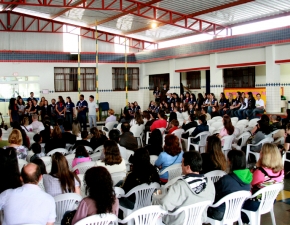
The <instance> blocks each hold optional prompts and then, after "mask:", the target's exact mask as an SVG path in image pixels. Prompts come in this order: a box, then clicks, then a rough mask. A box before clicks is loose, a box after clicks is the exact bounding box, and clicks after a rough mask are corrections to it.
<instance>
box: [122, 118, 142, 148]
mask: <svg viewBox="0 0 290 225" xmlns="http://www.w3.org/2000/svg"><path fill="white" fill-rule="evenodd" d="M121 131H122V134H121V135H120V142H119V144H120V145H121V146H122V147H124V148H126V149H128V150H133V151H134V150H136V149H137V148H138V142H137V139H136V138H135V137H134V136H133V134H132V133H131V132H130V125H129V123H122V125H121Z"/></svg>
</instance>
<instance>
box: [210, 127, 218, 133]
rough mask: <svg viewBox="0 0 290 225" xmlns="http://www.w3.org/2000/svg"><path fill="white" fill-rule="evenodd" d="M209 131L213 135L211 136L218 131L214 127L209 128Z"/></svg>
mask: <svg viewBox="0 0 290 225" xmlns="http://www.w3.org/2000/svg"><path fill="white" fill-rule="evenodd" d="M208 131H209V132H210V133H211V134H214V133H215V132H217V131H216V129H215V128H214V127H209V128H208Z"/></svg>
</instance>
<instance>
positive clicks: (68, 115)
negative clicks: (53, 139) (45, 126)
mask: <svg viewBox="0 0 290 225" xmlns="http://www.w3.org/2000/svg"><path fill="white" fill-rule="evenodd" d="M75 117H76V113H75V104H74V103H73V102H72V100H71V98H70V97H69V96H68V97H66V103H65V121H66V122H67V123H68V124H69V126H70V127H71V124H72V122H73V118H75ZM70 127H69V130H70V129H71V128H70Z"/></svg>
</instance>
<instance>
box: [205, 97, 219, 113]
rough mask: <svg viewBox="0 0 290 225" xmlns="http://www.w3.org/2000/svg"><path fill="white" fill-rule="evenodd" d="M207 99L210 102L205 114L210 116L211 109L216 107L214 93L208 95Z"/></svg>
mask: <svg viewBox="0 0 290 225" xmlns="http://www.w3.org/2000/svg"><path fill="white" fill-rule="evenodd" d="M209 99H210V102H209V106H208V108H207V112H208V113H209V114H211V112H212V107H214V106H217V105H218V103H217V99H216V97H215V94H214V93H210V95H209Z"/></svg>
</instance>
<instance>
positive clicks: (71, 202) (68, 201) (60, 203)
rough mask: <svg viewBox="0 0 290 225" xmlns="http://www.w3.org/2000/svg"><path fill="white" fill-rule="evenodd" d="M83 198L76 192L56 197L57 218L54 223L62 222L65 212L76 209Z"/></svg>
mask: <svg viewBox="0 0 290 225" xmlns="http://www.w3.org/2000/svg"><path fill="white" fill-rule="evenodd" d="M81 200H82V196H80V195H78V194H75V193H66V194H62V195H58V196H55V197H54V201H55V206H56V219H55V223H54V224H60V222H61V220H62V217H63V215H64V213H65V212H67V211H72V210H75V209H76V208H77V207H78V204H79V203H80V201H81Z"/></svg>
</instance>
